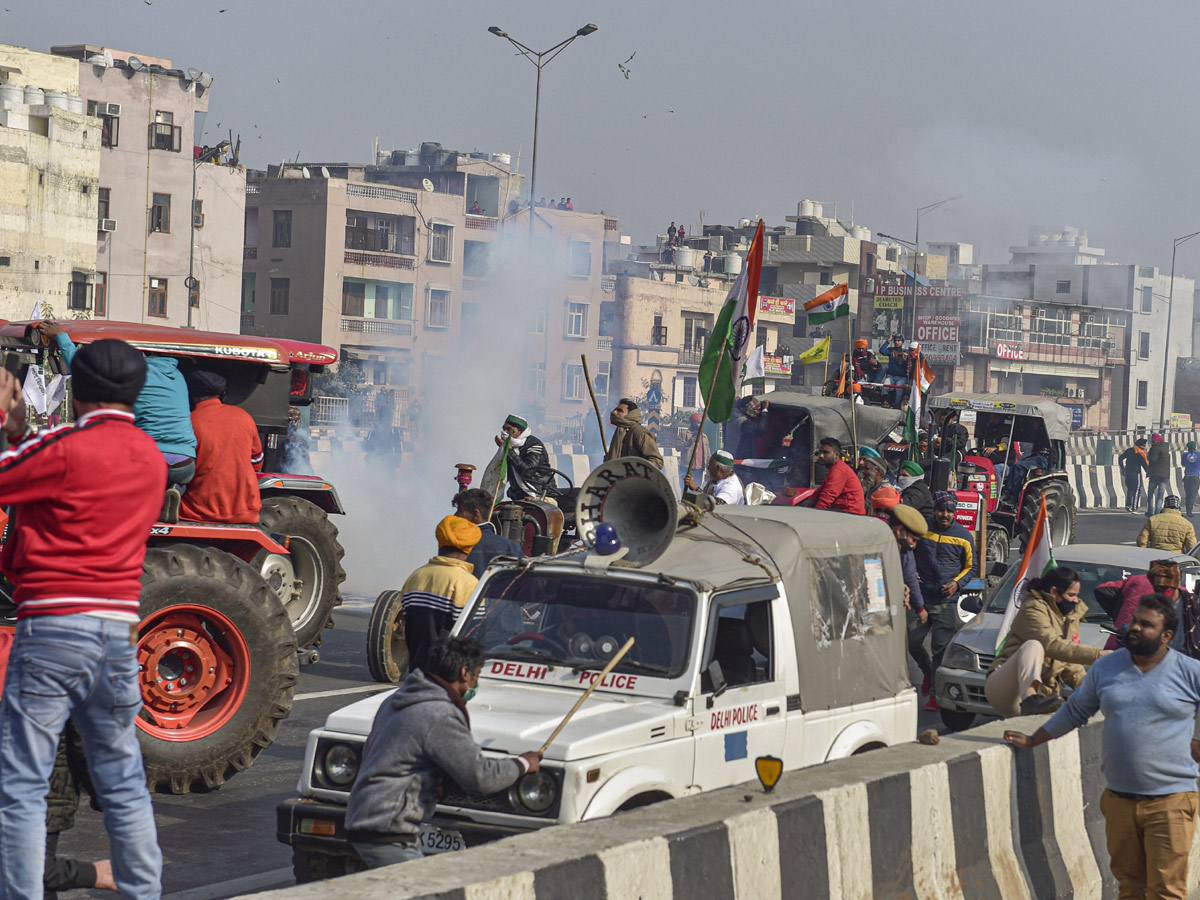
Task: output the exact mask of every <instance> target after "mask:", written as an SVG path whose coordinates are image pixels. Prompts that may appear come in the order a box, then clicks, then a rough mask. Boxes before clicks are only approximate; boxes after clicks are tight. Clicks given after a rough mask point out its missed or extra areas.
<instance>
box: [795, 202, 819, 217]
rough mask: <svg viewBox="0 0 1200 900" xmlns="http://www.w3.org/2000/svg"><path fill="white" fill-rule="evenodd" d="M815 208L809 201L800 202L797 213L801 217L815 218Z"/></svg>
mask: <svg viewBox="0 0 1200 900" xmlns="http://www.w3.org/2000/svg"><path fill="white" fill-rule="evenodd" d="M816 208H817V205H816V204H815V203H813V202H812V201H811V200H801V201H800V207H799V209H798V210H797V212H798V214H799V215H801V216H815V215H816V214H817V213H816Z"/></svg>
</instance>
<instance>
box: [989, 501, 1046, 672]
mask: <svg viewBox="0 0 1200 900" xmlns="http://www.w3.org/2000/svg"><path fill="white" fill-rule="evenodd" d="M1057 565H1058V563H1057V562H1056V561H1055V559H1054V548H1053V547H1051V546H1050V529H1049V528H1047V527H1046V497H1045V495H1043V496H1042V507H1041V509H1039V510H1038V517H1037V521H1036V522H1035V523H1034V524H1033V534H1031V535H1029V543H1027V544H1026V545H1025V556H1024V557H1023V558H1022V559H1021V569H1020V571H1019V572H1018V573H1017V581H1016V583H1015V584H1014V585H1013V592H1012V596H1010V597H1009V598H1008V606H1007V608H1005V610H1004V619H1003V620H1002V621H1001V622H1000V631H999V632H998V633H997V635H996V653H997V654H999V653H1000V650H1001V649H1002V648H1003V647H1004V642H1005V641H1006V640H1007V639H1008V631H1009V629H1010V628H1012V623H1013V619H1015V618H1016V617H1017V613H1018V612H1020V610H1021V603H1022V601H1024V599H1025V594H1026V593H1028V591H1029V582H1030V581H1031V580H1033V579H1034V578H1041V577H1042V576H1043V575H1045V574H1046V573H1047V572H1048V571H1050V570H1051V569H1053V568H1055V567H1056V566H1057Z"/></svg>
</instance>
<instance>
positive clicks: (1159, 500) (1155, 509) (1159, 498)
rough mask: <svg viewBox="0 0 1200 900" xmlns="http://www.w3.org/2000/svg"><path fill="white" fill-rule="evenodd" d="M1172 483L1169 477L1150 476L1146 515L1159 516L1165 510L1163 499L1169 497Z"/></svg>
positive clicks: (1147, 487) (1147, 489)
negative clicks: (1168, 493)
mask: <svg viewBox="0 0 1200 900" xmlns="http://www.w3.org/2000/svg"><path fill="white" fill-rule="evenodd" d="M1170 483H1171V479H1169V478H1163V477H1161V476H1158V475H1151V476H1150V483H1149V484H1148V485H1147V486H1146V515H1148V516H1157V515H1158V514H1159V513H1160V512H1162V511H1163V501H1165V500H1166V499H1167V491H1168V490H1169V488H1170Z"/></svg>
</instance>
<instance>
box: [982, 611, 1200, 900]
mask: <svg viewBox="0 0 1200 900" xmlns="http://www.w3.org/2000/svg"><path fill="white" fill-rule="evenodd" d="M1178 626H1179V618H1178V616H1177V615H1176V613H1175V604H1174V603H1172V602H1171V600H1169V599H1168V598H1166V597H1164V596H1162V595H1161V594H1147V595H1146V596H1145V597H1143V598H1142V601H1141V604H1140V605H1139V606H1138V608H1137V611H1136V612H1135V613H1134V616H1133V621H1132V622H1130V624H1129V635H1128V637H1127V638H1126V641H1125V648H1126V649H1124V650H1119V651H1117V652H1115V653H1111V654H1109V655H1108V656H1107V657H1106V658H1104V659H1102V660H1100V661H1099V662H1097V663H1096V664H1095V665H1094V666H1092V670H1091V671H1090V672H1089V673H1088V675H1087V677H1086V678H1085V679H1083V683H1082V684H1081V685H1080V686H1079V688H1078V690H1076V691H1075V692H1074V693H1073V694H1071V696H1070V697H1069V698H1068V699H1067V702H1066V703H1064V704H1063V707H1062V709H1060V710H1059V711H1058V712H1056V713H1055V714H1054V715H1053V716H1051V717H1050V719H1049V720H1048V721H1047V722H1046V724H1045V725H1043V726H1042V727H1041V728H1039V729H1038V730H1037V731H1035V732H1034V733H1033V734H1032V735H1029V734H1024V733H1022V732H1019V731H1006V732H1004V740H1006V741H1008V743H1010V744H1013V745H1015V746H1017V747H1020V748H1022V749H1031V748H1033V747H1036V746H1038V745H1039V744H1044V743H1046V742H1047V741H1049V740H1051V739H1052V738H1056V737H1062V736H1063V735H1064V734H1066V733H1067V732H1068V731H1071V730H1072V729H1074V728H1078V727H1080V726H1081V725H1083V724H1084V723H1085V722H1087V721H1088V720H1089V719H1090V718H1091V717H1092V716H1094V715H1095V714H1096V713H1097V712H1098V711H1100V710H1101V709H1103V710H1104V729H1103V731H1102V732H1101V744H1100V770H1101V771H1102V772H1103V773H1104V780H1105V782H1106V783H1107V789H1106V790H1105V791H1104V794H1103V796H1102V797H1101V799H1100V811H1101V812H1102V813H1103V814H1104V826H1105V837H1106V839H1107V844H1108V855H1109V867H1110V868H1111V869H1112V873H1113V875H1114V876H1115V877H1116V879H1117V886H1118V893H1119V896H1121V897H1154V898H1167V897H1186V896H1188V878H1187V874H1188V855H1189V853H1190V851H1191V847H1192V836H1193V834H1194V833H1195V829H1196V807H1197V803H1196V775H1197V769H1196V761H1197V760H1200V740H1196V739H1195V735H1194V729H1195V722H1196V712H1197V709H1198V708H1200V661H1197V660H1194V659H1191V658H1190V657H1188V656H1185V655H1184V654H1182V653H1177V652H1174V651H1172V650H1171V648H1170V643H1171V638H1172V637H1173V636H1174V631H1175V629H1176V628H1177V627H1178Z"/></svg>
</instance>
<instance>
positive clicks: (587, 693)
mask: <svg viewBox="0 0 1200 900" xmlns="http://www.w3.org/2000/svg"><path fill="white" fill-rule="evenodd" d="M632 646H633V638H632V637H631V638H630V639H629V640H627V641H626V642H625V646H623V647H622V648H621V649H620V650H618V651H617V655H616V656H614V657H613V658H612V659H610V660H609V661H608V665H607V666H605V667H604V668H603V669H601V670H600V674H599V675H598V676H596V679H595V680H594V681H593V682H592V683H591V684H590V685H588V689H587V690H586V691H584V692H583V696H582V697H580V698H579V699H578V700H576V701H575V705H574V706H572V707H571V711H570V712H569V713H567V714H566V715H565V716H563V720H562V721H561V722H559V723H558V727H557V728H555V729H554V731H552V732H551V733H550V737H548V738H546V743H544V744H542V746H541V749H540V750H538V753H545V752H546V750H547V749H548V748H549V746H550V745H551V744H553V743H554V739H555V738H556V737H558V733H559V732H560V731H562V730H563V729H564V728H566V727H567V723H568V722H570V721H571V716H573V715H575V713H577V712H578V711H579V707H581V706H583V701H584V700H586V699H587V698H588V697H590V696H591V695H592V691H594V690H595V689H596V688H598V687H599V686H600V683H601V682H602V681H604V679H605V678H607V677H608V673H609V672H611V671H612V670H613V667H615V666H616V664H617V663H619V662H620V661H621V660H622V659H624V657H625V654H626V653H628V652H629V648H630V647H632Z"/></svg>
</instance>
